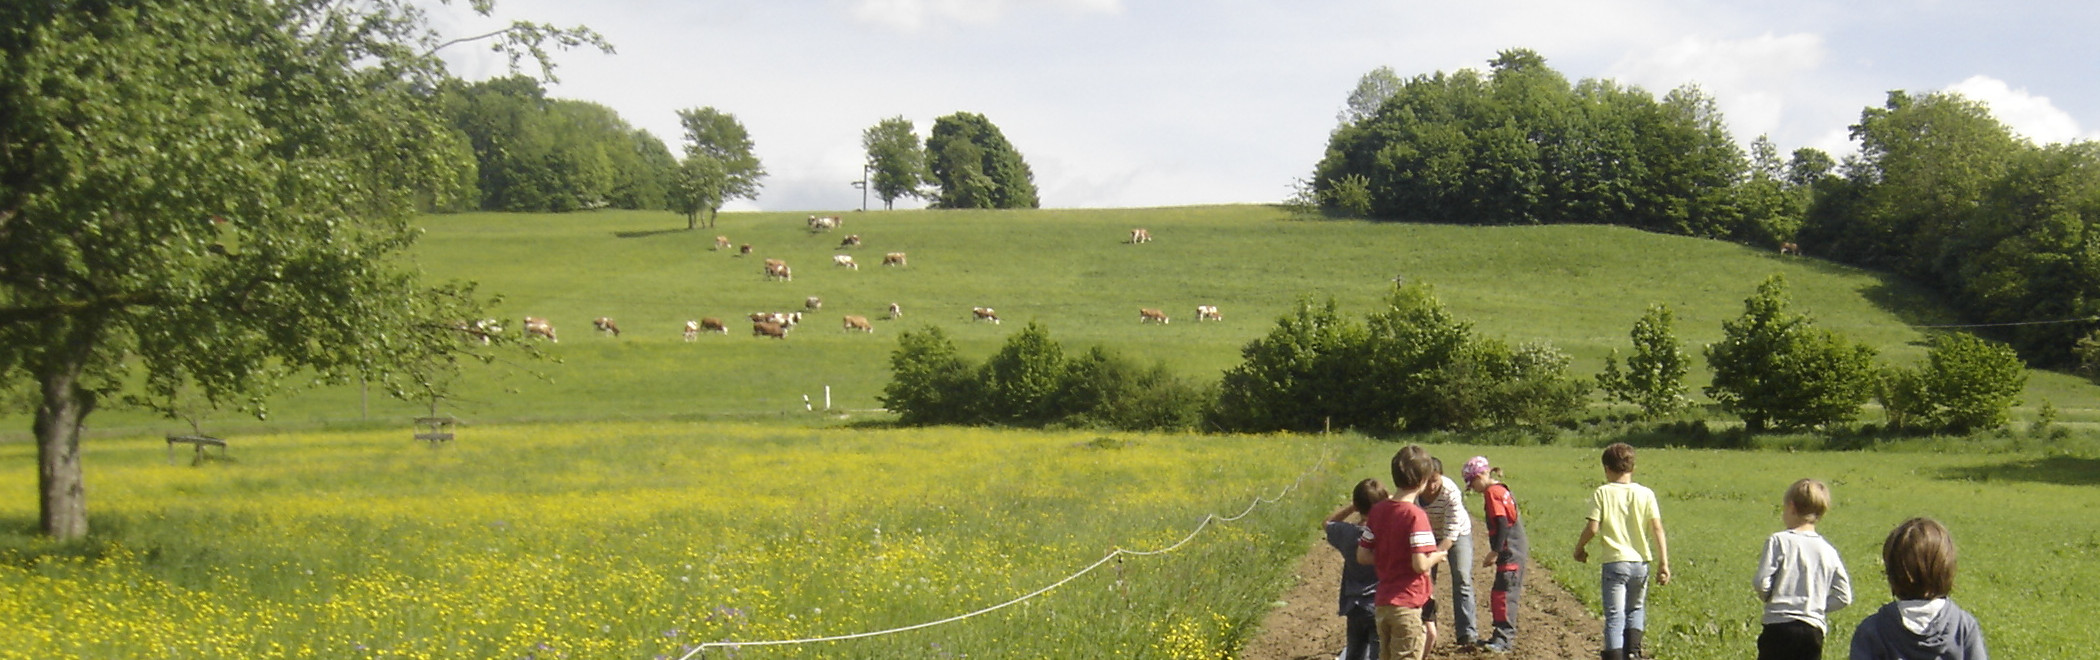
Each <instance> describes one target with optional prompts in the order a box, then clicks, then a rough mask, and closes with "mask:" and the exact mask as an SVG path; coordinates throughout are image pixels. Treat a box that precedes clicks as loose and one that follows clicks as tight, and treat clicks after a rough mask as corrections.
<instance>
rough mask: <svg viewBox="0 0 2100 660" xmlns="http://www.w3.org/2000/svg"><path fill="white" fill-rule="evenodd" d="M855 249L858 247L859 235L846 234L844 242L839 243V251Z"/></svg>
mask: <svg viewBox="0 0 2100 660" xmlns="http://www.w3.org/2000/svg"><path fill="white" fill-rule="evenodd" d="M857 247H860V234H847V235H846V240H843V241H839V249H841V250H844V249H846V248H857Z"/></svg>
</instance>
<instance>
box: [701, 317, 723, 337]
mask: <svg viewBox="0 0 2100 660" xmlns="http://www.w3.org/2000/svg"><path fill="white" fill-rule="evenodd" d="M700 330H701V331H702V332H719V333H722V334H725V335H726V334H729V326H726V325H722V319H718V318H715V317H712V316H710V317H707V318H704V319H700Z"/></svg>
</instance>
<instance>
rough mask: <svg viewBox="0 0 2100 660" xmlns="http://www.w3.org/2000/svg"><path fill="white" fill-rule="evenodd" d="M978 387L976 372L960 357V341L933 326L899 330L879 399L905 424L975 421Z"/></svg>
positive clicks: (918, 424) (921, 424) (920, 424)
mask: <svg viewBox="0 0 2100 660" xmlns="http://www.w3.org/2000/svg"><path fill="white" fill-rule="evenodd" d="M977 390H978V388H977V379H976V375H975V373H974V370H973V369H972V368H971V366H970V363H969V362H968V361H965V360H963V359H962V358H961V357H960V356H958V355H956V351H955V342H952V341H949V340H948V335H947V333H944V332H942V331H941V329H940V327H938V326H928V327H926V328H925V329H923V330H917V331H913V330H906V331H904V332H900V333H897V350H896V351H895V352H892V353H890V382H889V384H888V385H885V386H883V388H882V396H881V397H879V398H880V399H881V401H882V406H883V407H884V408H888V409H889V410H890V411H891V412H894V413H897V422H898V423H900V424H907V425H913V426H923V425H928V424H961V423H968V422H970V421H973V420H972V418H973V416H974V409H975V405H974V404H975V402H976V401H977V400H978V398H979V394H978V391H977Z"/></svg>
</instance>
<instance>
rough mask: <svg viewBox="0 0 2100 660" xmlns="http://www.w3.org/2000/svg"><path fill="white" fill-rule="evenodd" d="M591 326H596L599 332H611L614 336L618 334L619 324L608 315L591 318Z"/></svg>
mask: <svg viewBox="0 0 2100 660" xmlns="http://www.w3.org/2000/svg"><path fill="white" fill-rule="evenodd" d="M591 327H593V328H597V329H598V331H599V332H609V333H612V336H614V337H618V336H620V324H618V323H614V322H613V320H612V317H610V316H600V317H598V318H595V319H591Z"/></svg>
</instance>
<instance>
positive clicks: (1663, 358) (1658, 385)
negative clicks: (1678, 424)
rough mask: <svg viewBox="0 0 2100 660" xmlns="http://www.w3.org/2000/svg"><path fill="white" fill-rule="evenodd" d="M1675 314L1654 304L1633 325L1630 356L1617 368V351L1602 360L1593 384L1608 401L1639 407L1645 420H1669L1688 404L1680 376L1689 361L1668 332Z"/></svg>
mask: <svg viewBox="0 0 2100 660" xmlns="http://www.w3.org/2000/svg"><path fill="white" fill-rule="evenodd" d="M1675 319H1676V317H1675V315H1673V314H1671V313H1670V308H1669V306H1667V305H1655V306H1653V307H1649V308H1648V313H1647V314H1644V315H1642V316H1641V320H1639V321H1635V322H1634V323H1633V333H1632V336H1633V354H1632V355H1629V356H1627V357H1626V366H1625V367H1624V368H1623V369H1622V368H1620V366H1619V352H1618V351H1617V350H1613V351H1612V353H1611V355H1610V356H1609V357H1606V358H1604V371H1603V372H1602V373H1600V374H1598V375H1597V385H1598V386H1599V387H1601V388H1603V389H1604V393H1605V394H1609V395H1611V397H1612V398H1614V399H1617V400H1620V401H1624V402H1626V403H1631V404H1633V405H1636V406H1640V407H1641V413H1642V414H1643V415H1645V416H1647V417H1648V418H1649V419H1656V418H1662V417H1669V416H1671V415H1674V414H1677V412H1678V411H1681V410H1684V407H1685V406H1686V405H1687V404H1689V403H1690V401H1689V400H1688V399H1686V398H1685V396H1684V395H1685V392H1686V389H1685V385H1684V374H1685V372H1686V371H1688V370H1690V368H1691V360H1690V359H1688V358H1686V357H1685V355H1684V350H1683V349H1682V348H1680V347H1679V344H1678V343H1677V335H1676V332H1675V331H1674V330H1673V329H1672V326H1673V325H1674V324H1675Z"/></svg>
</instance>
